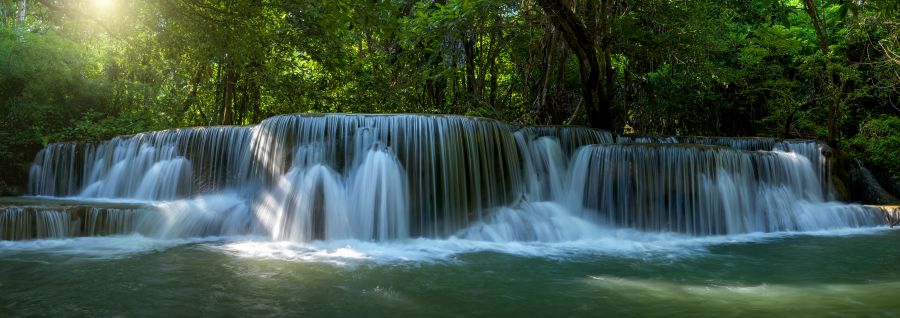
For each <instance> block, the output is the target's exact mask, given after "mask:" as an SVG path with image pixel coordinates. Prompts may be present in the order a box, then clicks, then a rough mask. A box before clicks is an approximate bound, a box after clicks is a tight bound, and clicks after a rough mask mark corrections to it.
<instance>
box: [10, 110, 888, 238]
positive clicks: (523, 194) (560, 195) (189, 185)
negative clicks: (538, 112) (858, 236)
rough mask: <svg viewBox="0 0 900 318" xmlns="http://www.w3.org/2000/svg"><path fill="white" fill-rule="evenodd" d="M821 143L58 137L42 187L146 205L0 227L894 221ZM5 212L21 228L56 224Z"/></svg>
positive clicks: (454, 133)
mask: <svg viewBox="0 0 900 318" xmlns="http://www.w3.org/2000/svg"><path fill="white" fill-rule="evenodd" d="M823 151H825V150H824V149H823V146H822V145H821V144H819V143H817V142H814V141H779V140H775V139H764V138H763V139H755V138H743V139H739V138H738V139H734V138H715V137H640V136H613V135H611V134H609V133H607V132H602V131H597V130H593V129H587V128H578V127H555V126H554V127H523V128H520V127H516V126H512V125H508V124H505V123H502V122H497V121H492V120H487V119H480V118H470V117H462V116H425V115H341V114H333V115H313V116H304V115H289V116H277V117H273V118H270V119H267V120H265V121H263V122H262V123H260V124H259V125H257V126H253V127H212V128H185V129H177V130H168V131H160V132H151V133H144V134H137V135H133V136H124V137H118V138H115V139H112V140H110V141H107V142H104V143H100V144H96V145H95V144H75V143H64V144H53V145H50V146H48V147H47V148H46V149H44V150H42V151H41V152H40V153H39V154H38V156H37V158H36V159H35V163H34V165H33V168H32V171H31V178H30V181H29V187H28V189H29V191H30V192H31V194H33V195H40V196H63V197H69V196H74V197H79V198H106V199H113V200H117V199H139V200H143V202H144V203H143V204H145V205H146V207H145V208H143V210H142V211H144V212H143V213H142V214H140V215H138V216H134V215H132V216H129V219H128V220H127V221H121V222H119V221H117V222H118V223H117V222H111V221H110V222H88V223H90V224H92V225H91V226H92V228H91V229H94V228H98V227H101V228H102V227H105V226H108V227H114V228H115V230H100V229H94V230H81V231H78V233H75V231H71V230H42V231H44V232H46V233H48V234H39V235H34V234H28V235H24V234H22V235H6V236H4V237H13V238H34V237H47V236H66V235H76V234H80V235H98V234H107V233H109V234H115V233H127V232H137V233H142V234H146V235H151V236H156V237H166V238H171V237H192V236H209V235H243V234H251V235H262V236H267V237H270V238H271V239H273V240H289V241H300V242H306V241H311V240H337V239H357V240H364V241H368V240H375V241H383V240H392V239H404V238H410V237H437V238H441V237H449V236H458V237H463V238H469V239H479V240H491V241H517V240H518V241H522V240H525V241H567V240H578V239H581V238H585V237H589V236H591V235H592V233H596V232H598V231H604V229H608V228H614V227H628V228H633V229H638V230H644V231H661V232H681V233H687V234H693V235H717V234H735V233H746V232H757V231H806V230H818V229H830V228H841V227H860V226H875V225H878V224H880V222H881V219H880V216H879V215H878V213H876V212H873V211H869V210H866V209H863V208H861V207H859V206H855V205H846V204H840V203H836V202H826V201H827V199H830V198H831V191H830V187H829V185H828V184H829V180H828V175H829V173H828V170H827V165H826V160H825V157H824V155H823ZM4 213H5V214H2V217H3V219H0V220H4V222H6V223H3V224H21V225H19V226H17V227H16V228H17V229H18V228H25V227H28V226H31V225H28V226H26V225H24V224H25V223H29V222H30V223H29V224H32V223H39V222H38V221H28V220H31V219H34V220H38V219H40V220H42V221H40V222H43V223H41V224H49V223H48V222H45V221H43V220H51V219H52V218H51V217H49V216H48V217H43V216H40V215H38V214H35V213H24V212H21V213H19V212H9V211H7V212H4ZM26 215H28V216H26ZM17 216H18V217H17ZM29 218H30V219H29ZM26 219H27V220H26ZM111 219H112V217H109V216H104V220H111ZM16 222H19V223H16ZM53 222H55V221H53ZM53 222H50V223H53ZM57 223H58V222H57ZM39 227H41V228H46V229H50V228H53V226H39ZM8 228H12V226H8V225H6V226H5V227H4V226H0V229H3V230H4V231H6V232H8V231H9V229H8ZM66 228H72V226H69V227H66ZM17 231H18V230H17ZM66 231H68V232H66ZM6 232H5V233H6ZM60 233H67V234H60Z"/></svg>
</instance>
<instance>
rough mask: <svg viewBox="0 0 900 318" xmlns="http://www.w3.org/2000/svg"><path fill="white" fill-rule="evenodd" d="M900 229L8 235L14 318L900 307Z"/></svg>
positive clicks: (882, 312)
mask: <svg viewBox="0 0 900 318" xmlns="http://www.w3.org/2000/svg"><path fill="white" fill-rule="evenodd" d="M898 242H900V232H898V231H893V230H888V229H886V228H883V227H880V228H863V229H849V230H829V231H814V232H805V233H783V232H782V233H755V234H742V235H730V236H707V237H695V236H686V235H681V234H666V233H646V232H638V231H632V230H623V229H609V230H607V231H604V232H603V234H601V235H597V236H594V237H592V238H590V239H583V240H576V241H569V242H558V243H538V242H507V243H496V242H484V241H473V240H467V239H458V238H449V239H440V240H436V239H407V240H396V241H388V242H378V243H375V242H363V241H354V240H343V241H327V242H323V241H313V242H310V243H290V242H273V241H271V240H268V239H267V238H259V237H247V236H237V237H234V236H233V237H207V238H194V239H171V240H162V239H154V238H148V237H144V236H140V235H125V236H109V237H79V238H67V239H46V240H28V241H0V290H2V292H0V316H4V317H11V316H33V315H49V316H141V315H153V316H197V315H203V316H348V317H363V316H365V317H401V316H442V317H443V316H451V317H452V316H466V317H469V316H482V317H506V316H545V317H546V316H590V317H596V316H639V317H650V316H660V317H677V316H691V317H696V316H709V317H721V316H770V315H773V316H791V317H796V316H812V317H822V316H829V315H841V316H897V315H900V297H898V296H900V244H898Z"/></svg>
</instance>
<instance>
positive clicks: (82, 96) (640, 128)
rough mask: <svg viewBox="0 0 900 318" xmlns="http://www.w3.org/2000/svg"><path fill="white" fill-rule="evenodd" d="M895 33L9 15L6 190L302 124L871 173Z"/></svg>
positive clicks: (760, 20)
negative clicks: (479, 128)
mask: <svg viewBox="0 0 900 318" xmlns="http://www.w3.org/2000/svg"><path fill="white" fill-rule="evenodd" d="M898 17H900V2H897V1H895V0H863V1H845V0H818V1H813V0H803V1H798V0H755V1H736V0H725V1H711V0H686V1H670V0H641V1H625V0H587V1H583V0H366V1H357V0H331V1H306V0H134V1H116V0H31V1H29V0H0V123H2V125H3V129H2V130H0V160H2V161H3V162H6V164H7V165H13V167H12V168H10V169H4V170H6V172H4V175H2V176H0V180H13V179H15V178H16V177H15V176H16V175H21V174H22V172H21V171H23V170H24V168H22V167H23V166H24V165H26V163H27V162H28V161H30V160H31V157H30V156H31V155H32V154H33V153H34V151H36V149H38V148H40V147H41V146H42V145H44V144H46V143H48V142H57V141H67V140H99V139H105V138H109V137H111V136H114V135H119V134H128V133H135V132H139V131H146V130H153V129H165V128H172V127H184V126H197V125H232V124H237V125H242V124H253V123H257V122H259V121H260V120H262V119H264V118H266V117H269V116H272V115H276V114H282V113H298V112H299V113H303V112H348V113H393V112H415V113H442V114H466V115H475V116H484V117H490V118H496V119H501V120H506V121H510V122H515V123H520V124H566V125H589V126H594V127H599V128H604V129H609V130H613V131H617V132H626V133H639V134H679V135H686V134H695V135H725V136H745V135H762V136H776V137H782V138H819V139H824V140H828V141H830V142H831V143H832V144H833V145H836V146H837V145H844V146H846V147H848V148H851V149H856V150H858V152H860V153H864V152H866V151H870V150H867V149H868V148H867V147H865V143H864V142H862V141H861V140H864V138H866V136H869V135H871V134H872V133H873V131H876V130H877V129H876V128H875V127H885V125H887V124H885V123H894V121H896V118H897V116H898V115H900V19H898ZM861 127H862V129H863V131H862V132H863V134H860V137H857V138H856V139H853V138H854V136H857V135H858V134H859V133H860V128H861ZM878 131H879V133H880V132H881V130H878ZM886 133H888V134H890V133H893V136H896V135H897V133H896V132H890V131H888V132H886ZM854 147H855V148H854ZM869 148H870V147H869ZM897 160H900V159H897ZM16 165H18V166H16ZM893 174H894V178H897V177H896V172H893ZM8 182H12V183H15V181H8Z"/></svg>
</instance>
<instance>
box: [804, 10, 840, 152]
mask: <svg viewBox="0 0 900 318" xmlns="http://www.w3.org/2000/svg"><path fill="white" fill-rule="evenodd" d="M803 6H804V9H806V14H807V15H809V18H810V20H812V25H813V28H814V29H815V30H816V39H817V40H818V42H819V49H821V50H822V58H823V64H822V66H823V67H824V69H825V74H828V75H827V76H828V82H827V83H828V84H830V87H829V88H828V90H833V89H836V86H837V85H836V83H835V76H834V74H830V73H829V72H828V40H827V39H826V38H825V32H823V30H822V24H821V23H820V22H819V12H818V10H817V9H816V4H815V3H814V2H813V0H803ZM836 93H841V92H840V91H838V92H836ZM826 104H827V105H828V106H827V107H828V114H827V115H828V118H827V120H828V122H827V126H828V143H829V144H831V145H832V146H834V145H835V144H836V142H837V135H838V123H837V118H838V104H837V98H834V99H831V100H826Z"/></svg>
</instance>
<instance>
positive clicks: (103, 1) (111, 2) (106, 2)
mask: <svg viewBox="0 0 900 318" xmlns="http://www.w3.org/2000/svg"><path fill="white" fill-rule="evenodd" d="M91 6H92V9H94V10H95V11H96V12H97V13H100V14H107V13H109V12H110V11H112V10H113V9H114V8H115V6H116V1H115V0H91Z"/></svg>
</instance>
